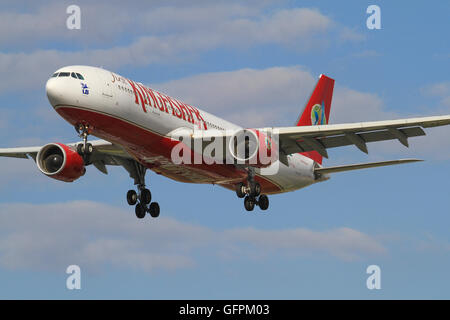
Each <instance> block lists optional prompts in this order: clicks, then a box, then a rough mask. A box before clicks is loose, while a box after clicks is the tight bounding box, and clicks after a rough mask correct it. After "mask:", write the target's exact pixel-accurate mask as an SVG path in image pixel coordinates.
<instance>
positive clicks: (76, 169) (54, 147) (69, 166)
mask: <svg viewBox="0 0 450 320" xmlns="http://www.w3.org/2000/svg"><path fill="white" fill-rule="evenodd" d="M36 164H37V166H38V168H39V170H40V171H41V172H42V173H43V174H45V175H46V176H48V177H50V178H53V179H56V180H61V181H65V182H72V181H75V180H76V179H78V178H79V177H81V176H82V175H84V173H85V172H86V168H85V167H84V160H83V158H82V157H81V156H80V155H79V154H78V153H77V152H76V151H75V150H73V149H72V148H70V147H68V146H66V145H65V144H62V143H49V144H47V145H45V146H43V147H42V148H41V150H39V152H38V154H37V157H36Z"/></svg>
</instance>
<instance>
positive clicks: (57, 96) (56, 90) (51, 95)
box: [45, 78, 63, 107]
mask: <svg viewBox="0 0 450 320" xmlns="http://www.w3.org/2000/svg"><path fill="white" fill-rule="evenodd" d="M45 91H46V92H47V98H48V101H50V104H51V105H52V106H53V107H54V106H55V105H57V104H58V103H59V102H60V101H61V98H62V97H63V95H62V91H61V84H60V83H59V82H58V80H57V78H50V79H49V80H48V81H47V84H46V85H45Z"/></svg>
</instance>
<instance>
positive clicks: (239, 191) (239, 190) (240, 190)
mask: <svg viewBox="0 0 450 320" xmlns="http://www.w3.org/2000/svg"><path fill="white" fill-rule="evenodd" d="M236 195H237V196H238V198H243V197H245V185H244V184H243V183H242V182H239V183H238V184H237V185H236Z"/></svg>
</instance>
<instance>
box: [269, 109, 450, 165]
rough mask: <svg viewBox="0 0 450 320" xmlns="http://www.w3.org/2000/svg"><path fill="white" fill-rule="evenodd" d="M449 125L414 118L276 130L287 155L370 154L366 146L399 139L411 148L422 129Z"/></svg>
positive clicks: (441, 119) (440, 119)
mask: <svg viewBox="0 0 450 320" xmlns="http://www.w3.org/2000/svg"><path fill="white" fill-rule="evenodd" d="M449 124H450V115H446V116H436V117H424V118H411V119H400V120H389V121H374V122H361V123H352V124H334V125H319V126H308V127H282V128H273V132H274V133H275V132H276V133H278V136H279V139H280V147H281V150H282V151H283V152H284V153H285V154H293V153H298V152H308V151H317V152H319V153H320V154H322V155H324V156H325V155H326V149H328V148H336V147H342V146H348V145H355V146H356V147H358V149H359V150H361V151H363V152H366V153H367V146H366V143H368V142H376V141H386V140H398V141H399V142H400V143H402V144H403V145H404V146H406V147H408V138H409V137H417V136H423V135H425V132H424V130H423V129H422V128H430V127H436V126H444V125H449Z"/></svg>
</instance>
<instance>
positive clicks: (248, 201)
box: [244, 196, 255, 211]
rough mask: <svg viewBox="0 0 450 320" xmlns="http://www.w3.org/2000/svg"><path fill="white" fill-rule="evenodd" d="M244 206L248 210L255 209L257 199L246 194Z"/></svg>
mask: <svg viewBox="0 0 450 320" xmlns="http://www.w3.org/2000/svg"><path fill="white" fill-rule="evenodd" d="M244 207H245V210H247V211H253V209H254V208H255V199H254V198H252V197H249V196H246V197H245V199H244Z"/></svg>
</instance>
